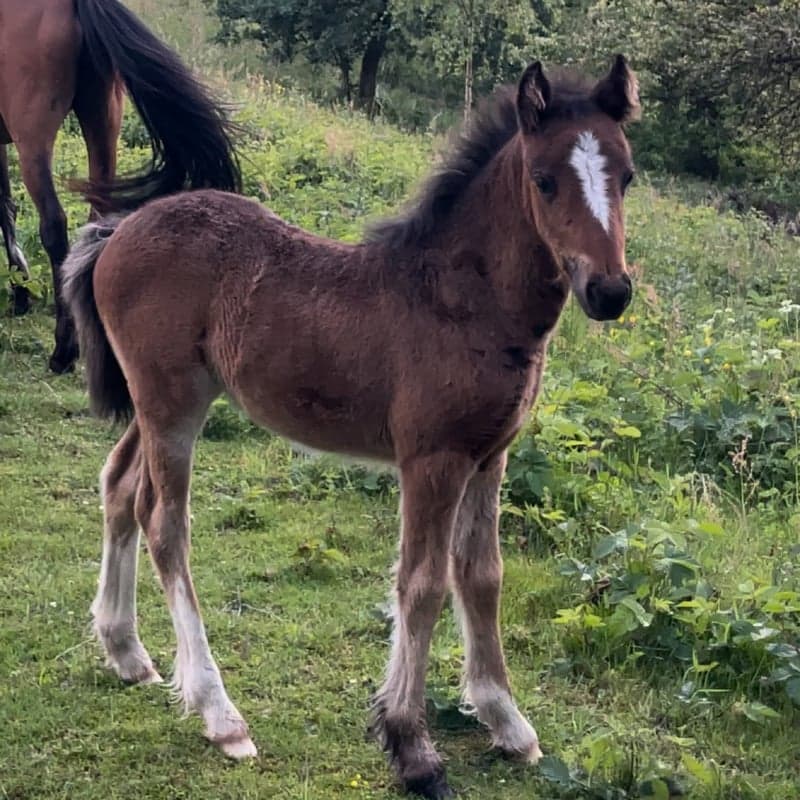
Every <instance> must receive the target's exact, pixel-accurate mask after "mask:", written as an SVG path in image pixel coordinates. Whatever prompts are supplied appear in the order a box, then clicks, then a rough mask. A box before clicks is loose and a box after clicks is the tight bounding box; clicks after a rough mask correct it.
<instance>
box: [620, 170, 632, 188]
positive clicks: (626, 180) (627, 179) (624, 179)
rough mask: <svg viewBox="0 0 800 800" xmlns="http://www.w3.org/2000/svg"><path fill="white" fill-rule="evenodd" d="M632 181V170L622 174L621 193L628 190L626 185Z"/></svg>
mask: <svg viewBox="0 0 800 800" xmlns="http://www.w3.org/2000/svg"><path fill="white" fill-rule="evenodd" d="M631 183H633V172H630V171H629V172H626V173H625V174H624V175H623V176H622V194H625V192H627V191H628V187H629V186H630V185H631Z"/></svg>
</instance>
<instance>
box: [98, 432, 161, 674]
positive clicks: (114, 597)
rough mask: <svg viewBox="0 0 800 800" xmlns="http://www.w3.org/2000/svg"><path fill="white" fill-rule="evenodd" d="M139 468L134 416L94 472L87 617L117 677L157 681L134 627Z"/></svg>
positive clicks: (139, 461)
mask: <svg viewBox="0 0 800 800" xmlns="http://www.w3.org/2000/svg"><path fill="white" fill-rule="evenodd" d="M140 468H141V455H140V450H139V428H138V426H137V424H136V421H135V420H134V421H133V422H132V423H131V424H130V426H129V427H128V430H127V431H126V432H125V434H124V436H123V437H122V438H121V439H120V440H119V442H118V444H117V445H116V447H115V448H114V449H113V450H112V451H111V455H109V457H108V460H107V461H106V465H105V467H104V468H103V472H102V473H101V475H100V491H101V493H102V497H103V516H104V523H105V524H104V535H103V561H102V566H101V568H100V582H99V585H98V588H97V596H96V597H95V599H94V602H93V603H92V615H93V617H94V630H95V633H96V634H97V637H98V639H99V640H100V642H101V643H102V645H103V647H104V649H105V652H106V655H107V657H108V664H109V666H111V667H113V668H114V670H115V671H116V673H117V675H119V676H120V678H122V680H124V681H128V682H130V683H160V682H161V676H160V675H159V674H158V673H157V672H156V670H155V668H154V667H153V662H152V661H151V660H150V656H149V655H148V654H147V651H146V650H145V649H144V647H143V646H142V643H141V641H139V634H138V633H137V630H136V566H137V562H138V560H139V527H138V525H137V524H136V518H135V516H134V512H133V503H134V498H135V496H136V488H137V486H138V484H139V472H140Z"/></svg>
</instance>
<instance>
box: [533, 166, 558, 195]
mask: <svg viewBox="0 0 800 800" xmlns="http://www.w3.org/2000/svg"><path fill="white" fill-rule="evenodd" d="M533 182H534V183H535V184H536V188H537V189H538V190H539V191H540V192H541V193H542V194H543V195H544V196H545V197H547V198H550V197H552V196H553V195H554V194H555V193H556V179H555V178H554V177H553V176H552V175H543V174H542V173H541V172H538V173H536V174H535V175H534V176H533Z"/></svg>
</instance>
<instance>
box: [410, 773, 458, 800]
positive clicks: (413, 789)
mask: <svg viewBox="0 0 800 800" xmlns="http://www.w3.org/2000/svg"><path fill="white" fill-rule="evenodd" d="M404 783H405V789H406V791H407V792H409V793H410V794H416V795H419V796H420V797H426V798H428V800H447V799H448V798H451V797H455V796H456V794H455V792H454V791H453V790H452V789H451V788H450V786H449V784H448V783H447V776H446V775H445V771H444V769H443V768H439V769H437V770H436V771H435V772H431V773H429V774H427V775H421V776H419V777H415V778H407V779H406V780H405V781H404Z"/></svg>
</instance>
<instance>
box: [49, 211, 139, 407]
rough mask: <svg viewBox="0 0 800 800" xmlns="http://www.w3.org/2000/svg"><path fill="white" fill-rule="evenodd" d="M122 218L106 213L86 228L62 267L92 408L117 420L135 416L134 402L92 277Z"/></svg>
mask: <svg viewBox="0 0 800 800" xmlns="http://www.w3.org/2000/svg"><path fill="white" fill-rule="evenodd" d="M122 219H123V217H122V216H121V215H116V216H110V217H105V218H104V219H101V220H100V221H99V222H92V223H90V224H89V225H87V226H86V227H85V228H83V230H82V231H81V233H80V236H79V237H78V241H77V242H76V243H75V244H74V245H73V247H72V249H71V250H70V252H69V255H68V256H67V260H66V261H65V262H64V264H63V267H62V269H63V275H64V283H63V287H62V296H63V298H64V301H65V302H66V304H67V305H68V307H69V310H70V312H71V314H72V318H73V319H74V320H75V323H76V325H77V328H78V335H79V337H80V348H81V353H82V355H83V357H84V360H85V362H86V378H87V383H88V385H89V399H90V402H91V408H92V411H94V413H95V414H97V415H98V416H99V417H113V418H114V419H116V420H118V421H125V420H129V419H130V418H131V417H132V416H133V402H132V400H131V395H130V392H129V391H128V382H127V381H126V380H125V376H124V375H123V374H122V369H121V367H120V365H119V361H117V357H116V356H115V355H114V351H113V350H112V349H111V343H110V342H109V341H108V336H107V335H106V330H105V328H104V327H103V322H102V321H101V319H100V315H99V314H98V313H97V304H96V303H95V300H94V280H93V279H94V267H95V264H96V263H97V259H98V258H100V255H101V253H102V252H103V250H104V248H105V246H106V243H107V242H108V240H109V238H110V237H111V235H112V234H113V233H114V231H115V230H116V229H117V226H118V225H119V224H120V222H121V221H122Z"/></svg>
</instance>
